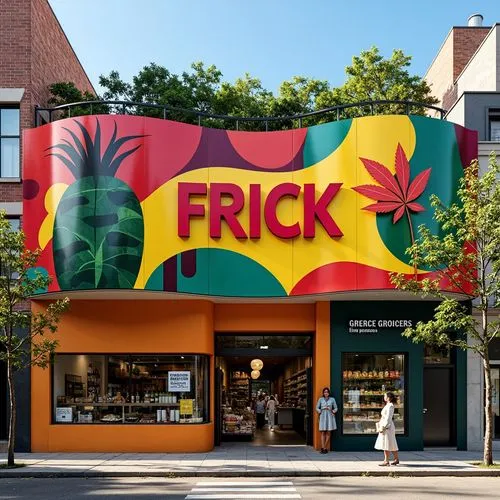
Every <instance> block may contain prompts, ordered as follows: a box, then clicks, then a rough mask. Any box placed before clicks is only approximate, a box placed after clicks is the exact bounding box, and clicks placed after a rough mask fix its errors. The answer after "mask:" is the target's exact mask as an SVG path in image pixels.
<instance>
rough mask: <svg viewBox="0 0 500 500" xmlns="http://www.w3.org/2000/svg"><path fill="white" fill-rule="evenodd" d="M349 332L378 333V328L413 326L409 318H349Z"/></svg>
mask: <svg viewBox="0 0 500 500" xmlns="http://www.w3.org/2000/svg"><path fill="white" fill-rule="evenodd" d="M348 326H349V333H378V331H379V329H391V328H397V329H403V330H404V329H405V328H411V327H412V326H413V321H412V320H411V319H351V320H349V325H348Z"/></svg>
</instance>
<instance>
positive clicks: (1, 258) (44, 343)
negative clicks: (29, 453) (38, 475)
mask: <svg viewBox="0 0 500 500" xmlns="http://www.w3.org/2000/svg"><path fill="white" fill-rule="evenodd" d="M38 255H39V252H38V251H35V252H32V251H30V250H26V249H25V237H24V233H23V232H22V231H16V230H13V229H12V228H11V226H10V223H9V220H8V219H7V218H6V217H5V212H4V211H0V361H4V362H5V363H6V365H7V381H8V387H9V399H10V417H9V443H8V464H9V465H14V446H15V426H16V397H15V387H14V380H13V374H14V372H15V371H18V370H22V369H24V368H27V367H28V366H38V367H41V368H46V367H47V366H48V365H49V363H50V360H51V357H52V355H53V353H54V351H55V349H56V347H57V344H58V343H57V339H56V338H55V337H54V335H53V334H54V333H55V332H56V331H57V325H58V323H59V320H60V318H61V316H62V314H63V313H64V311H66V309H67V308H68V305H69V301H68V299H63V300H56V301H54V302H51V303H50V304H49V305H48V306H47V308H46V309H45V311H43V312H37V313H35V314H32V313H31V312H30V311H29V310H28V309H27V308H26V300H27V299H28V298H29V297H31V296H33V295H34V294H35V293H36V292H37V291H38V290H41V289H42V290H43V289H45V288H46V287H47V286H48V285H49V283H50V278H49V277H48V276H46V275H44V274H42V273H40V272H38V271H34V269H36V268H35V266H36V262H37V259H38Z"/></svg>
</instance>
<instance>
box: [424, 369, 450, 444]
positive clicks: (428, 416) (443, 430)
mask: <svg viewBox="0 0 500 500" xmlns="http://www.w3.org/2000/svg"><path fill="white" fill-rule="evenodd" d="M453 378H454V377H453V368H452V367H448V366H432V367H431V366H426V367H425V368H424V446H453V445H454V444H455V439H454V434H455V433H454V429H453V428H454V419H453V415H454V414H455V411H454V398H453Z"/></svg>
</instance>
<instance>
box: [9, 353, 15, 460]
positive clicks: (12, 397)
mask: <svg viewBox="0 0 500 500" xmlns="http://www.w3.org/2000/svg"><path fill="white" fill-rule="evenodd" d="M7 383H8V386H9V399H10V408H9V410H10V414H9V444H8V450H7V465H8V466H14V448H15V444H16V393H15V389H14V370H13V368H12V360H11V358H10V356H8V357H7Z"/></svg>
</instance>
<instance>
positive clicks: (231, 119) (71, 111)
mask: <svg viewBox="0 0 500 500" xmlns="http://www.w3.org/2000/svg"><path fill="white" fill-rule="evenodd" d="M381 106H397V107H398V109H396V111H395V110H394V108H391V112H390V113H376V112H377V109H380V107H381ZM367 109H368V110H369V113H368V114H370V115H374V114H406V115H410V114H411V111H412V109H419V110H431V111H435V112H436V113H437V114H438V115H439V119H441V120H442V119H443V118H444V116H445V114H446V110H445V109H443V108H439V107H437V106H432V105H430V104H425V103H420V102H414V101H402V100H387V99H384V100H377V101H362V102H357V103H353V104H342V105H339V106H332V107H330V108H325V109H320V110H317V111H310V112H307V113H301V114H296V115H290V116H248V117H246V116H231V115H219V114H212V113H206V112H203V111H198V110H195V109H186V108H179V107H175V106H168V105H163V104H152V103H144V102H133V101H97V100H96V101H82V102H73V103H70V104H62V105H60V106H54V107H52V108H42V107H38V106H37V107H36V108H35V127H38V126H40V125H42V124H45V123H51V122H53V121H55V120H58V119H61V118H68V117H72V116H82V115H93V114H118V115H120V114H121V115H140V116H151V115H148V114H147V112H148V111H150V112H154V113H155V117H156V118H163V119H164V120H168V119H171V120H177V121H184V120H182V119H181V120H179V119H178V118H179V115H184V116H186V117H190V118H191V119H190V120H186V121H188V122H189V123H195V124H196V123H197V124H198V125H202V124H203V125H208V126H210V125H209V124H210V121H212V122H213V121H216V120H221V121H223V122H224V123H225V124H227V123H229V124H231V123H234V128H235V129H236V130H239V129H240V125H241V124H242V123H258V124H261V125H262V124H263V125H264V129H265V130H266V131H267V130H269V125H270V124H273V125H275V124H279V123H280V122H283V123H285V124H286V123H289V124H290V123H291V126H286V127H285V128H295V127H296V125H297V126H298V127H299V128H301V127H302V126H303V123H304V121H305V120H307V119H308V118H317V119H320V118H323V117H325V118H328V117H330V116H332V118H330V121H332V120H340V119H343V118H351V117H352V116H351V114H349V115H348V114H347V112H348V111H352V110H354V111H360V112H363V110H367ZM399 110H401V111H399ZM359 116H366V113H364V114H360V115H359Z"/></svg>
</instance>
